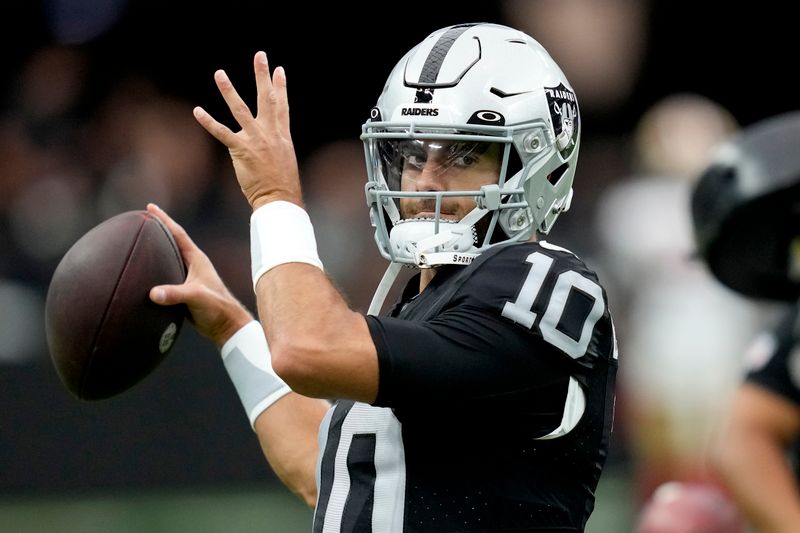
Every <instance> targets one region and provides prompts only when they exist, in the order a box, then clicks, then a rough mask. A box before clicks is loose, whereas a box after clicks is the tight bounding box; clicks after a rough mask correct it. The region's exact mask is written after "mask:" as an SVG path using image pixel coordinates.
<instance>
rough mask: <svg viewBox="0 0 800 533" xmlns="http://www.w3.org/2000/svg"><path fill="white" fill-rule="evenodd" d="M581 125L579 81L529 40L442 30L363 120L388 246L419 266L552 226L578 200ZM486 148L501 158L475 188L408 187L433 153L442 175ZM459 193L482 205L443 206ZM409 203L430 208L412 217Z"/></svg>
mask: <svg viewBox="0 0 800 533" xmlns="http://www.w3.org/2000/svg"><path fill="white" fill-rule="evenodd" d="M580 130H581V123H580V114H579V112H578V102H577V100H576V98H575V93H574V92H573V90H572V87H571V86H570V84H569V82H568V81H567V79H566V77H565V76H564V73H563V72H562V71H561V69H560V68H559V67H558V65H557V64H556V63H555V61H553V59H552V58H551V57H550V55H549V54H548V53H547V51H546V50H545V49H544V48H543V47H542V46H541V45H540V44H539V43H538V42H537V41H535V40H534V39H533V38H531V37H530V36H528V35H526V34H525V33H522V32H520V31H518V30H514V29H512V28H509V27H506V26H501V25H497V24H461V25H456V26H451V27H448V28H443V29H440V30H438V31H435V32H434V33H432V34H431V35H429V36H428V37H427V38H426V39H425V40H423V41H422V42H421V43H420V44H418V45H417V46H415V47H414V48H413V49H412V50H411V51H410V52H408V53H407V54H406V55H405V57H403V58H402V59H401V60H400V62H399V63H397V65H396V66H395V67H394V69H393V70H392V72H391V74H390V75H389V78H388V80H387V82H386V85H385V87H384V89H383V93H382V94H381V96H380V98H379V99H378V103H377V105H376V106H375V107H374V108H372V111H371V113H370V118H369V120H368V121H367V122H366V123H365V124H364V125H363V127H362V135H361V139H362V140H363V141H364V150H365V156H366V162H367V174H368V178H367V184H366V195H367V203H368V205H369V208H370V218H371V221H372V224H373V226H374V227H375V239H376V242H377V245H378V248H379V249H380V252H381V254H382V255H383V256H384V257H385V258H386V259H388V260H390V261H391V262H393V263H406V264H413V265H416V266H419V267H423V268H425V267H432V266H436V265H441V264H468V263H470V262H471V261H472V259H473V258H475V257H477V256H478V255H479V254H480V253H481V252H482V251H484V250H486V249H487V248H488V247H490V246H493V245H496V244H499V243H503V242H514V241H524V240H527V239H529V238H530V237H531V235H532V234H533V232H534V231H539V232H541V233H543V234H547V233H548V232H549V231H550V230H551V228H552V227H553V223H554V222H555V220H556V218H558V215H559V214H561V213H562V212H563V211H566V210H567V209H568V208H569V205H570V201H571V199H572V180H573V177H574V175H575V166H576V163H577V159H578V150H579V147H580ZM487 154H494V157H496V158H497V162H498V163H497V164H496V165H494V166H492V165H486V166H485V168H486V169H487V170H486V174H487V176H486V179H485V180H483V181H482V182H479V183H477V184H476V183H474V182H472V183H470V188H469V189H468V190H466V189H454V186H453V185H452V184H450V185H440V186H432V185H431V184H430V183H428V184H422V180H420V181H419V182H417V183H413V184H411V185H409V184H408V183H407V182H409V180H408V179H407V176H408V175H409V173H410V172H411V171H417V172H420V171H421V169H422V167H423V166H424V165H425V164H426V163H429V162H431V161H434V160H435V161H436V168H435V169H434V174H435V173H437V172H438V173H439V174H440V175H441V174H443V173H444V172H447V171H448V170H449V169H451V168H452V167H453V166H454V165H455V166H459V165H460V166H462V167H464V166H465V165H471V164H472V163H473V162H474V161H478V160H480V158H488V157H489V155H487ZM473 170H474V169H473ZM429 181H430V180H429ZM451 189H453V190H451ZM454 197H460V198H462V199H463V198H467V199H469V200H470V202H468V205H470V206H471V207H472V205H473V204H472V202H474V209H471V211H469V212H468V213H461V215H462V216H459V217H458V218H457V219H456V217H455V216H454V215H453V213H454V212H455V211H453V210H451V209H449V208H447V207H445V208H443V206H447V205H448V202H453V201H454ZM409 199H412V200H411V201H417V202H425V205H427V206H428V207H426V208H425V209H416V210H413V214H411V215H409V213H408V210H407V209H404V208H403V202H405V203H406V205H407V204H408V202H409ZM462 204H463V202H462ZM423 211H424V212H423Z"/></svg>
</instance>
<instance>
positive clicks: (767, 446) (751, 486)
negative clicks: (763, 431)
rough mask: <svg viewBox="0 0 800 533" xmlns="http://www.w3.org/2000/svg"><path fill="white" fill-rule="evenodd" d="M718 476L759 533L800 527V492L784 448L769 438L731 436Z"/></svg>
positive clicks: (721, 450) (720, 458)
mask: <svg viewBox="0 0 800 533" xmlns="http://www.w3.org/2000/svg"><path fill="white" fill-rule="evenodd" d="M716 466H717V469H718V471H719V473H720V474H721V475H722V477H723V479H724V480H725V482H726V484H727V486H728V488H729V489H730V490H731V492H732V494H733V496H734V498H735V500H736V502H737V504H738V505H739V506H740V508H741V509H742V510H743V511H744V512H745V514H746V515H747V517H748V519H749V521H750V522H751V523H752V525H753V526H755V527H756V529H757V531H759V533H790V532H794V531H797V528H798V527H800V491H798V487H797V483H796V481H795V479H794V476H793V474H792V472H791V470H790V469H789V466H788V464H787V462H786V458H785V455H784V452H783V450H782V448H780V447H779V446H777V445H776V444H775V443H773V442H772V441H771V440H770V439H769V438H768V437H767V436H764V435H759V434H746V433H744V432H738V433H731V434H729V436H728V438H726V439H725V443H724V444H723V445H721V446H720V448H719V451H718V453H717V456H716Z"/></svg>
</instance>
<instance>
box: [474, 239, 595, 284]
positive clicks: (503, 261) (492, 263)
mask: <svg viewBox="0 0 800 533" xmlns="http://www.w3.org/2000/svg"><path fill="white" fill-rule="evenodd" d="M532 264H534V265H535V264H540V265H543V264H547V265H548V271H549V272H552V273H553V274H556V275H558V274H560V273H562V272H566V271H570V270H571V271H574V272H576V273H578V274H580V275H581V276H584V277H587V278H589V279H591V280H592V281H594V282H595V283H598V281H599V280H598V278H597V274H596V273H595V272H594V270H592V269H591V268H589V266H587V265H586V263H584V262H583V260H581V259H580V258H579V257H578V256H577V255H576V254H575V253H574V252H572V251H570V250H568V249H566V248H563V247H561V246H558V245H555V244H551V243H549V242H547V241H538V242H523V243H514V244H506V245H501V246H497V247H494V248H491V249H489V250H488V251H486V252H484V253H483V254H481V255H480V257H478V258H477V259H476V260H475V261H474V262H473V264H472V265H470V267H471V268H470V269H469V270H470V271H471V272H470V276H469V278H470V282H471V283H472V284H474V283H480V282H481V280H485V279H487V278H493V277H501V278H502V279H504V280H506V281H508V282H509V283H513V282H514V280H515V279H517V278H518V276H514V274H515V273H516V272H520V273H522V274H523V275H525V274H526V273H527V272H528V271H529V270H530V269H531V265H532ZM541 270H544V269H543V268H541Z"/></svg>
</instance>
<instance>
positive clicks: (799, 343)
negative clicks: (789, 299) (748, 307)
mask: <svg viewBox="0 0 800 533" xmlns="http://www.w3.org/2000/svg"><path fill="white" fill-rule="evenodd" d="M797 328H798V309H794V311H793V312H790V313H788V315H787V316H785V317H784V318H783V320H781V322H780V323H779V325H778V326H777V327H776V328H775V329H774V330H773V331H769V332H765V333H764V334H762V335H759V336H758V338H756V340H755V341H754V342H753V343H752V344H751V346H750V347H749V349H748V350H747V354H746V356H745V360H746V364H747V371H746V375H745V380H746V381H747V382H749V383H755V384H757V385H759V386H761V387H764V388H765V389H767V390H769V391H771V392H773V393H775V394H778V395H780V396H782V397H784V398H786V399H787V400H789V401H791V402H793V403H795V404H797V405H800V338H798V330H797Z"/></svg>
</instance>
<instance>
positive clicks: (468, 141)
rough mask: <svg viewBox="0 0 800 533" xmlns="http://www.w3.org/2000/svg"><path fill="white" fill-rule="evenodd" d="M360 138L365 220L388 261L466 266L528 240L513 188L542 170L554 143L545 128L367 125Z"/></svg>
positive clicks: (523, 208)
mask: <svg viewBox="0 0 800 533" xmlns="http://www.w3.org/2000/svg"><path fill="white" fill-rule="evenodd" d="M362 139H364V141H365V150H366V155H367V159H368V161H369V162H370V164H369V165H368V174H369V182H368V184H367V202H368V204H369V205H370V210H371V213H370V216H371V219H372V223H373V226H375V227H376V240H377V242H378V246H379V248H380V250H381V253H382V255H384V257H386V258H387V259H389V260H390V261H393V262H401V263H408V264H414V265H416V266H420V267H430V266H436V265H438V264H446V263H455V264H468V263H469V262H471V261H472V259H473V258H474V257H476V256H477V255H479V254H480V253H481V252H482V251H483V250H485V249H486V248H488V247H489V246H491V245H493V244H495V243H498V242H508V241H519V240H527V239H528V238H529V237H530V236H531V234H532V233H533V231H534V229H535V227H534V222H533V220H534V219H533V216H532V214H531V210H530V209H529V206H528V204H527V202H526V201H525V190H524V188H523V187H520V186H519V185H518V184H519V182H520V180H521V178H522V176H524V175H527V174H528V173H530V172H536V171H537V170H539V169H541V167H542V166H543V165H544V164H546V163H547V161H546V159H547V158H546V155H547V154H548V152H549V150H548V149H547V148H548V147H549V146H551V145H552V144H553V142H554V141H553V139H552V138H550V136H549V135H548V130H547V128H546V127H545V125H544V124H540V125H534V126H532V125H530V124H529V125H526V126H525V128H504V127H491V128H488V127H486V126H482V127H475V128H472V129H469V130H464V129H462V130H458V131H454V130H453V129H452V128H435V127H432V126H431V125H426V126H425V128H424V129H421V128H414V127H413V126H401V127H394V125H390V124H388V123H380V122H373V123H368V124H366V125H365V126H364V134H363V135H362ZM532 139H535V141H533V142H532ZM525 143H528V144H529V145H532V146H533V147H534V148H535V149H533V150H531V149H530V148H529V149H528V150H527V152H526V154H525V159H526V160H527V161H526V163H525V167H524V168H521V163H520V159H521V158H520V156H519V153H518V152H519V150H520V147H524V146H525ZM509 170H511V172H512V175H510V177H508V176H509Z"/></svg>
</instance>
